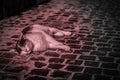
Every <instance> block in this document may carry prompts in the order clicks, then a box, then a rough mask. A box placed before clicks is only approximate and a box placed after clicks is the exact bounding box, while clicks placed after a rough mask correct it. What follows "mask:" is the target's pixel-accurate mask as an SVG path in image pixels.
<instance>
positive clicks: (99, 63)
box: [0, 0, 120, 80]
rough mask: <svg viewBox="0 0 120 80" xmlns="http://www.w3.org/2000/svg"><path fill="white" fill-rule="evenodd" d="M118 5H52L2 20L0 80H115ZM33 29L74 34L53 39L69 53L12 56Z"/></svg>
mask: <svg viewBox="0 0 120 80" xmlns="http://www.w3.org/2000/svg"><path fill="white" fill-rule="evenodd" d="M114 3H115V4H114ZM113 4H114V5H113ZM118 4H119V3H118ZM118 4H116V1H114V2H112V0H109V1H106V0H85V1H84V0H51V1H50V2H49V3H44V4H40V5H38V6H35V7H32V8H31V9H28V10H27V11H24V12H21V13H20V14H19V15H15V16H12V17H9V18H5V19H3V20H1V21H0V80H120V77H119V76H120V44H119V43H120V28H119V24H120V19H119V17H120V16H119V15H118V14H119V13H120V11H119V7H120V6H119V5H118ZM116 6H117V7H116ZM32 24H41V25H45V26H50V27H55V28H58V29H61V30H66V31H71V32H73V35H71V36H68V37H62V38H61V37H55V39H56V40H58V41H60V42H62V43H64V44H66V45H69V46H70V47H71V51H63V50H59V49H48V50H46V51H45V52H33V53H31V54H29V55H24V56H20V55H19V54H18V53H16V52H14V50H13V49H14V48H15V46H16V45H15V44H16V42H17V41H18V40H19V37H20V32H21V30H22V29H23V28H24V27H26V26H30V25H32Z"/></svg>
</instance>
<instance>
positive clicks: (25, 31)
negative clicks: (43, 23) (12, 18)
mask: <svg viewBox="0 0 120 80" xmlns="http://www.w3.org/2000/svg"><path fill="white" fill-rule="evenodd" d="M30 30H31V27H29V26H28V27H26V28H25V29H23V30H22V34H23V35H24V34H27V33H28V32H29V31H30Z"/></svg>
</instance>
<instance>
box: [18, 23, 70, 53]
mask: <svg viewBox="0 0 120 80" xmlns="http://www.w3.org/2000/svg"><path fill="white" fill-rule="evenodd" d="M70 35H72V33H71V32H69V31H63V30H60V29H57V28H52V27H48V26H43V25H39V24H33V25H32V26H29V27H25V28H24V29H23V30H22V32H21V37H20V40H18V41H17V43H16V51H17V52H18V53H20V55H25V54H30V53H31V52H34V51H45V50H47V49H62V50H65V51H69V50H70V47H69V46H67V45H64V44H63V43H61V42H58V41H57V40H55V39H54V38H53V37H52V36H57V37H63V36H70Z"/></svg>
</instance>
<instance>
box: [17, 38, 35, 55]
mask: <svg viewBox="0 0 120 80" xmlns="http://www.w3.org/2000/svg"><path fill="white" fill-rule="evenodd" d="M32 50H33V44H32V42H31V41H30V40H28V39H24V38H21V39H20V40H19V41H18V42H17V43H16V51H17V52H18V53H19V54H20V55H25V54H30V53H31V52H32Z"/></svg>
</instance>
